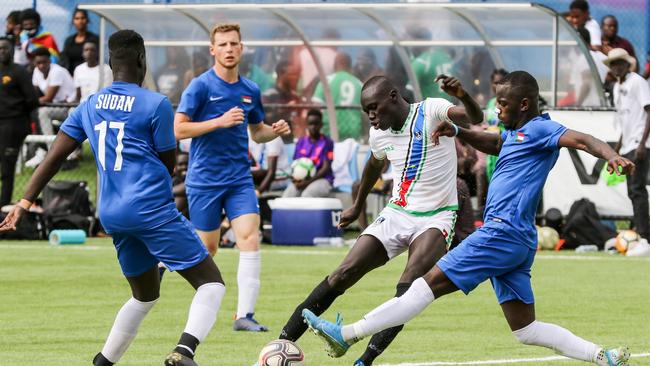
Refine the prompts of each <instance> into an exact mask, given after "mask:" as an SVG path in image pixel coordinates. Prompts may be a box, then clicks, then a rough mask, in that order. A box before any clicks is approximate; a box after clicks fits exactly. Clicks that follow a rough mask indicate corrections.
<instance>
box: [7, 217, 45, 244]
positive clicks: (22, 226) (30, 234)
mask: <svg viewBox="0 0 650 366" xmlns="http://www.w3.org/2000/svg"><path fill="white" fill-rule="evenodd" d="M5 217H7V212H3V211H0V222H2V220H4V219H5ZM46 237H47V233H46V231H45V223H44V220H43V215H42V214H40V213H38V212H33V211H28V212H25V214H24V215H23V217H22V218H21V219H20V221H19V222H18V225H16V230H15V231H7V232H4V233H0V239H5V240H41V239H45V238H46Z"/></svg>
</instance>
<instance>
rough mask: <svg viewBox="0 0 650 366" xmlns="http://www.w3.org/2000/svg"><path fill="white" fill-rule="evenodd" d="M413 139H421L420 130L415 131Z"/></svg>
mask: <svg viewBox="0 0 650 366" xmlns="http://www.w3.org/2000/svg"><path fill="white" fill-rule="evenodd" d="M415 139H416V140H422V132H420V131H415Z"/></svg>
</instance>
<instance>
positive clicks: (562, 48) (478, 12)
mask: <svg viewBox="0 0 650 366" xmlns="http://www.w3.org/2000/svg"><path fill="white" fill-rule="evenodd" d="M79 7H80V8H82V9H87V10H89V11H93V12H95V13H97V14H98V15H99V16H100V17H101V18H100V19H101V24H100V28H101V33H102V34H101V37H103V38H104V39H106V36H107V35H108V34H110V33H111V31H112V30H116V29H134V30H136V31H138V32H139V33H140V34H142V36H143V37H144V39H145V44H146V46H147V50H148V53H149V55H150V57H149V59H150V60H149V62H150V63H152V62H154V63H155V62H157V60H159V59H161V58H162V57H164V56H162V53H163V52H164V51H162V49H164V48H167V47H185V48H186V49H188V51H191V50H196V49H201V48H202V49H205V48H207V46H208V45H209V33H210V30H211V28H212V27H213V26H214V25H215V24H217V23H223V22H236V23H239V24H240V25H241V26H242V39H243V42H244V45H245V46H246V49H247V50H249V52H254V53H255V55H254V58H253V59H254V63H255V64H256V65H257V66H259V68H260V69H261V70H266V72H267V73H268V74H273V72H274V62H273V61H274V60H275V61H277V60H278V59H279V56H278V54H279V53H281V52H282V50H285V51H284V52H285V53H286V49H288V48H302V49H304V50H306V51H305V52H307V54H308V55H309V57H311V60H312V61H313V66H315V72H316V73H317V77H318V78H319V79H320V80H321V81H324V80H327V75H328V73H330V72H331V67H332V66H331V63H332V60H329V59H327V57H328V56H326V55H327V52H322V50H323V49H327V48H329V49H336V50H343V51H345V52H346V53H348V54H350V56H351V57H352V59H353V60H355V63H356V60H357V58H358V57H359V55H360V54H362V53H364V52H365V53H366V54H368V53H369V51H368V50H370V51H371V53H372V54H374V57H375V60H376V63H377V65H378V66H379V67H380V68H381V69H383V70H384V72H385V73H386V74H395V73H402V74H404V76H403V78H404V79H405V80H404V83H405V87H407V88H408V89H409V90H411V91H412V93H413V97H414V98H415V99H416V100H420V99H421V98H422V97H427V96H430V95H426V94H427V89H428V88H427V86H426V85H422V84H423V83H428V82H433V81H432V80H433V78H434V77H435V75H436V74H437V73H439V72H446V73H452V74H455V75H457V76H459V77H460V79H461V81H462V82H463V84H464V85H465V86H466V88H467V89H468V90H469V91H470V92H472V93H474V94H478V95H479V96H480V95H484V98H483V99H484V100H483V102H485V101H487V99H489V94H490V93H491V92H490V74H491V73H492V71H493V70H494V69H495V68H504V69H506V70H509V71H510V70H518V69H519V70H521V69H523V70H526V71H529V72H530V73H531V74H533V75H534V76H535V77H536V78H537V80H538V82H539V84H540V90H541V94H542V96H543V97H544V98H545V99H546V102H547V103H548V104H549V105H550V106H552V107H561V106H565V107H567V106H568V107H589V108H599V107H605V106H606V105H607V103H606V99H605V96H604V95H603V92H602V84H601V81H600V78H599V76H598V75H599V74H598V69H597V67H596V64H595V63H594V60H593V59H592V57H590V56H589V50H588V49H587V47H585V45H584V43H583V42H582V40H580V39H579V36H578V34H577V33H576V32H575V31H574V30H573V28H572V27H571V26H570V25H569V24H568V23H567V22H566V21H565V19H563V18H562V16H561V15H560V14H558V13H556V12H555V11H553V10H551V9H549V8H547V7H544V6H541V5H537V4H527V3H517V4H513V3H507V4H495V3H489V4H487V3H476V4H460V3H376V4H369V3H362V4H351V3H324V4H321V3H309V4H267V3H264V4H248V3H247V4H97V5H92V4H83V5H80V6H79ZM102 44H103V45H106V42H105V41H102ZM103 48H104V47H102V49H103ZM102 52H105V50H102ZM426 52H434V53H436V52H438V53H440V52H442V53H444V54H446V55H447V56H448V57H450V58H451V59H452V60H453V68H451V69H438V70H436V69H435V67H433V66H437V65H427V64H426V63H427V62H428V61H427V59H425V58H422V57H419V56H420V55H422V54H423V53H426ZM189 53H192V52H189ZM152 54H153V55H160V57H158V58H155V57H154V58H153V59H152V57H151V55H152ZM435 59H436V57H435V56H434V57H432V58H429V59H428V60H433V61H432V62H434V63H435ZM423 61H424V62H425V65H422V62H423ZM418 63H420V65H419V66H418V65H417V64H418ZM153 66H154V67H153V68H152V67H150V69H152V70H155V68H156V67H155V66H156V65H153ZM429 66H431V67H432V69H427V67H429ZM423 69H424V70H426V72H428V73H429V74H430V77H426V78H423V77H422V75H420V74H421V73H422V70H423ZM323 84H324V85H323V88H324V94H325V95H324V96H325V104H326V105H327V112H328V115H329V116H330V120H334V121H335V120H336V115H335V110H336V107H337V106H336V105H335V104H334V101H333V98H332V93H331V91H330V90H329V88H328V87H327V83H323ZM585 84H588V85H589V87H590V90H592V91H591V94H592V95H591V96H592V97H591V98H590V99H589V98H588V99H589V100H584V101H578V94H579V91H580V90H582V89H584V88H583V86H584V85H585ZM303 86H304V85H303ZM331 134H332V136H333V137H336V126H333V128H332V131H331Z"/></svg>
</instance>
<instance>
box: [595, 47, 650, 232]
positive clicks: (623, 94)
mask: <svg viewBox="0 0 650 366" xmlns="http://www.w3.org/2000/svg"><path fill="white" fill-rule="evenodd" d="M603 62H604V63H605V65H607V66H609V69H610V71H611V73H612V75H614V77H615V78H616V80H617V81H616V84H614V106H615V107H616V119H617V121H618V123H619V124H620V126H621V138H620V139H619V141H618V144H617V145H616V151H617V152H619V153H620V154H621V155H623V156H624V157H626V158H628V159H630V160H632V161H633V162H634V164H636V172H635V173H634V175H632V176H629V177H627V195H628V197H630V200H631V201H632V209H633V211H634V220H633V223H634V229H635V230H636V231H637V232H638V233H639V235H641V236H642V237H644V238H648V237H650V223H649V222H648V221H649V220H650V214H649V213H648V191H647V189H646V177H647V175H648V148H650V141H648V133H650V85H649V84H648V82H647V81H646V80H644V79H643V78H642V77H641V76H639V75H638V74H636V73H634V72H630V69H633V68H634V66H635V64H636V59H635V58H634V57H632V56H630V54H628V53H627V51H626V50H624V49H622V48H614V49H612V50H611V51H609V54H608V55H607V59H606V60H604V61H603Z"/></svg>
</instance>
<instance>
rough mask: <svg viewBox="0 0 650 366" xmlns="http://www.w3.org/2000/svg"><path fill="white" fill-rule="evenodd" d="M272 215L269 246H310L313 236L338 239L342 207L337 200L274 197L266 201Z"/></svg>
mask: <svg viewBox="0 0 650 366" xmlns="http://www.w3.org/2000/svg"><path fill="white" fill-rule="evenodd" d="M269 205H270V207H271V210H272V212H273V216H272V221H271V224H272V226H273V228H272V231H271V241H272V243H273V244H286V245H314V238H317V237H340V236H341V234H342V231H341V230H340V229H339V228H338V224H339V220H340V218H341V210H342V208H343V206H342V204H341V201H340V200H339V199H337V198H300V197H299V198H278V199H275V200H273V201H270V202H269Z"/></svg>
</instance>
